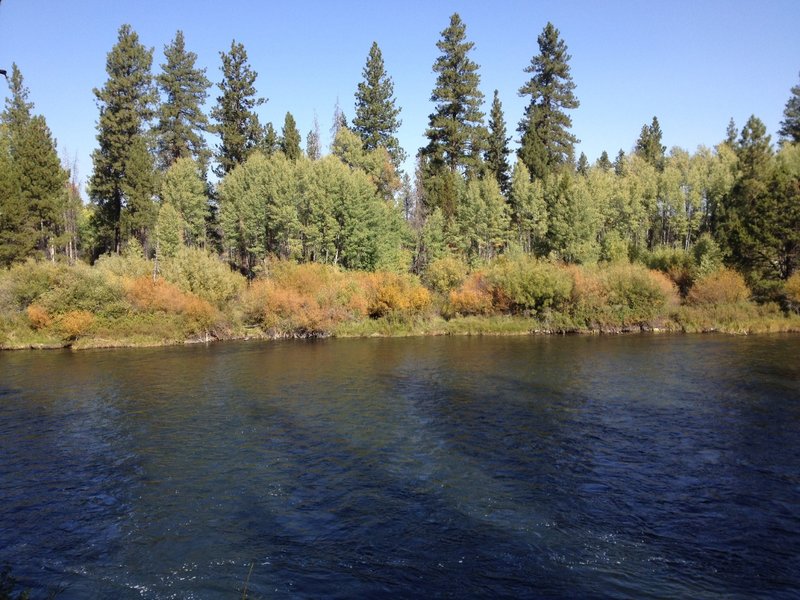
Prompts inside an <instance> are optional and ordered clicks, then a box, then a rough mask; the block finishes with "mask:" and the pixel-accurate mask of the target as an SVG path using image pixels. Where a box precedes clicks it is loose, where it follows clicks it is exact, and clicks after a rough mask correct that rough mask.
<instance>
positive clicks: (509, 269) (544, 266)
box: [486, 256, 572, 313]
mask: <svg viewBox="0 0 800 600" xmlns="http://www.w3.org/2000/svg"><path fill="white" fill-rule="evenodd" d="M486 277H487V280H488V282H489V285H490V287H491V290H492V297H493V304H494V306H495V308H496V309H498V310H502V311H510V312H512V313H520V312H526V313H527V312H542V311H543V310H545V309H553V310H559V309H560V308H562V307H563V306H564V305H565V304H566V302H567V301H568V299H569V297H570V293H571V291H572V278H571V277H570V275H569V273H568V272H567V271H566V269H564V268H559V267H558V266H556V265H554V264H552V263H548V262H544V261H539V260H536V259H534V258H531V257H529V256H519V257H515V258H513V259H507V258H501V259H499V260H498V261H497V262H495V263H494V265H492V266H491V268H490V269H489V271H488V272H487V275H486Z"/></svg>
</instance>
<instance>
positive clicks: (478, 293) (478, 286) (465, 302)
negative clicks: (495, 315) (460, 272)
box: [443, 272, 492, 318]
mask: <svg viewBox="0 0 800 600" xmlns="http://www.w3.org/2000/svg"><path fill="white" fill-rule="evenodd" d="M443 312H444V316H445V317H448V318H449V317H453V316H462V317H463V316H469V315H488V314H490V313H491V312H492V293H491V291H490V289H489V285H488V283H487V282H486V277H485V275H484V274H483V273H480V272H478V273H473V274H471V275H470V276H469V277H467V279H466V281H464V283H462V284H461V286H460V287H459V288H458V289H455V290H453V291H451V292H450V294H449V296H448V302H447V304H446V305H445V307H444V311H443Z"/></svg>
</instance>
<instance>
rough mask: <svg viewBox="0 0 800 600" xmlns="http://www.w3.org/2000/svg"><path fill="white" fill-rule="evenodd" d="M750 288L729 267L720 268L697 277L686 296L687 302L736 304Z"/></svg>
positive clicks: (746, 295)
mask: <svg viewBox="0 0 800 600" xmlns="http://www.w3.org/2000/svg"><path fill="white" fill-rule="evenodd" d="M749 296H750V290H749V289H747V284H746V283H745V281H744V278H743V277H742V276H741V275H739V273H737V272H736V271H732V270H731V269H720V270H718V271H715V272H713V273H710V274H708V275H706V276H705V277H702V278H701V279H698V280H697V282H696V283H695V284H694V285H693V286H692V288H691V289H690V290H689V293H688V295H687V297H686V301H687V303H688V304H738V303H740V302H745V301H746V300H747V299H748V298H749Z"/></svg>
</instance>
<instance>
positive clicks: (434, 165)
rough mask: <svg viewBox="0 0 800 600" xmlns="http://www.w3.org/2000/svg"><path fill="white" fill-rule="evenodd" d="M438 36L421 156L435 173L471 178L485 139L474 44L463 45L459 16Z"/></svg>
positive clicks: (478, 166) (477, 168) (478, 163)
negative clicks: (431, 107)
mask: <svg viewBox="0 0 800 600" xmlns="http://www.w3.org/2000/svg"><path fill="white" fill-rule="evenodd" d="M441 35H442V38H441V40H439V41H438V42H437V43H436V46H437V48H439V50H440V51H441V53H442V54H441V56H439V58H437V59H436V62H435V63H434V65H433V71H434V73H436V74H437V77H436V87H435V88H434V89H433V92H432V93H431V101H432V102H434V103H435V109H434V112H433V113H432V114H431V115H430V117H429V125H428V129H427V130H426V132H425V135H426V136H427V138H428V140H429V142H428V145H427V146H426V147H425V148H423V149H422V150H421V153H422V155H423V156H425V157H426V159H427V161H428V163H427V164H428V165H429V167H430V168H431V169H432V170H433V171H434V172H436V171H438V170H440V169H441V168H443V167H446V168H448V169H449V170H450V171H452V172H457V171H460V172H464V173H465V174H466V175H467V176H474V175H476V174H478V173H479V172H480V170H481V168H482V165H481V162H482V161H481V154H482V151H483V149H484V145H485V139H486V130H485V127H484V125H483V116H484V115H483V112H481V105H482V104H483V93H482V92H481V91H480V89H479V87H478V86H479V85H480V75H479V74H478V65H477V63H475V62H474V61H472V60H471V59H470V58H469V53H470V51H471V50H472V49H473V47H474V45H475V44H474V43H473V42H468V41H466V25H464V23H463V21H462V20H461V17H460V16H459V15H458V13H454V14H453V15H452V16H451V17H450V25H449V26H448V27H447V28H446V29H445V30H444V31H442V34H441ZM439 204H441V203H439ZM445 216H447V213H446V211H445Z"/></svg>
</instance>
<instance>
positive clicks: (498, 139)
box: [486, 90, 511, 197]
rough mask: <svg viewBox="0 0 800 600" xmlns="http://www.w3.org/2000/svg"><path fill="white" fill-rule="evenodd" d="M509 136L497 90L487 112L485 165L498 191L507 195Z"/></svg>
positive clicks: (509, 188) (508, 184)
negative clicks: (487, 133) (487, 130)
mask: <svg viewBox="0 0 800 600" xmlns="http://www.w3.org/2000/svg"><path fill="white" fill-rule="evenodd" d="M509 140H511V137H509V136H506V121H505V117H504V116H503V105H502V103H501V102H500V97H499V96H498V93H497V90H495V91H494V98H493V99H492V110H491V112H490V113H489V135H488V137H487V140H486V141H487V143H486V167H487V169H488V171H489V172H490V173H492V175H494V178H495V179H496V180H497V184H498V185H499V186H500V191H501V192H502V193H503V195H504V196H506V197H508V193H509V191H510V190H511V175H510V174H509V171H510V168H509V166H508V155H509V154H511V150H509V148H508V142H509Z"/></svg>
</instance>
